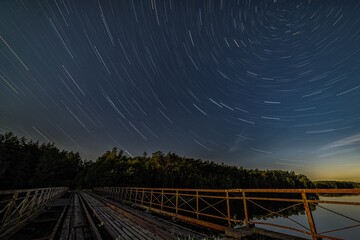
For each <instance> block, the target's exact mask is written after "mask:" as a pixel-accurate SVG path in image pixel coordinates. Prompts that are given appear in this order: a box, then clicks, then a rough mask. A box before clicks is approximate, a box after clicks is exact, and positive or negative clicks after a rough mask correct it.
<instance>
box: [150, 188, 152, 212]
mask: <svg viewBox="0 0 360 240" xmlns="http://www.w3.org/2000/svg"><path fill="white" fill-rule="evenodd" d="M152 199H153V189H151V192H150V208H151V207H152Z"/></svg>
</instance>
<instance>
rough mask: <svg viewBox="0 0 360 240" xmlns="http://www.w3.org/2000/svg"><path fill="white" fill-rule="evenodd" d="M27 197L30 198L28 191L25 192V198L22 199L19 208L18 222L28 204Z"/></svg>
mask: <svg viewBox="0 0 360 240" xmlns="http://www.w3.org/2000/svg"><path fill="white" fill-rule="evenodd" d="M29 198H30V191H29V192H27V193H26V196H25V199H24V200H23V201H22V206H21V208H20V210H19V215H20V217H19V218H18V222H20V219H21V218H22V215H23V213H24V211H25V210H26V209H27V207H28V206H29V205H28V202H29Z"/></svg>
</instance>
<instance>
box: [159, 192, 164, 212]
mask: <svg viewBox="0 0 360 240" xmlns="http://www.w3.org/2000/svg"><path fill="white" fill-rule="evenodd" d="M163 204H164V189H163V190H161V204H160V209H161V211H162V210H163Z"/></svg>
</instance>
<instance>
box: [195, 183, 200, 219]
mask: <svg viewBox="0 0 360 240" xmlns="http://www.w3.org/2000/svg"><path fill="white" fill-rule="evenodd" d="M195 196H196V197H195V199H196V219H199V191H197V190H196V195H195Z"/></svg>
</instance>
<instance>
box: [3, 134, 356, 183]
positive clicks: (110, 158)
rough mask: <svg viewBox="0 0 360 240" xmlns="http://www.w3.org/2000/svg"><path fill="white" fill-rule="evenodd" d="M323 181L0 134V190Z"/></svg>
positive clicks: (187, 159)
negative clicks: (90, 151) (94, 154)
mask: <svg viewBox="0 0 360 240" xmlns="http://www.w3.org/2000/svg"><path fill="white" fill-rule="evenodd" d="M326 184H327V183H321V182H318V183H317V184H314V183H313V182H312V181H310V180H309V179H308V178H307V177H306V176H305V175H302V174H295V173H294V172H288V171H281V170H258V169H245V168H243V167H237V166H230V165H227V164H224V163H220V164H219V163H215V162H211V161H204V160H200V159H194V158H188V157H181V156H178V155H176V154H175V153H170V152H169V153H166V154H165V153H162V152H159V151H158V152H155V153H152V154H151V155H148V154H147V153H143V155H142V156H136V157H129V156H127V155H125V154H124V152H123V151H122V150H119V151H118V150H117V148H113V149H111V150H109V151H106V152H105V153H104V154H102V155H101V156H99V157H98V158H97V159H96V160H95V161H88V160H83V159H81V157H80V154H79V153H77V152H72V151H66V150H60V149H58V148H57V147H56V146H55V144H53V143H47V144H45V143H39V142H34V141H32V140H27V139H26V138H24V137H18V136H16V135H15V134H13V133H11V132H8V133H4V134H0V189H25V188H38V187H55V186H66V187H69V188H70V189H88V188H92V187H94V186H137V187H159V188H160V187H171V188H315V187H323V186H325V185H326ZM332 184H333V183H332ZM326 186H327V187H331V186H333V185H331V186H330V185H329V184H328V185H326ZM334 186H335V185H334ZM336 186H340V185H336ZM346 187H355V185H352V186H349V185H346Z"/></svg>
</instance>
